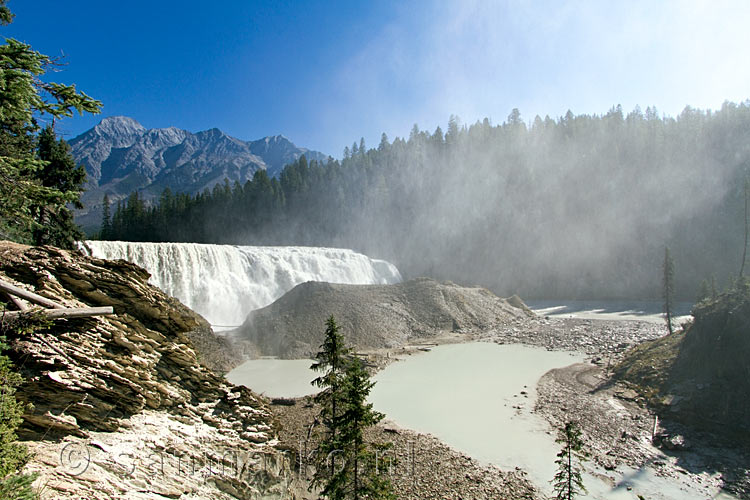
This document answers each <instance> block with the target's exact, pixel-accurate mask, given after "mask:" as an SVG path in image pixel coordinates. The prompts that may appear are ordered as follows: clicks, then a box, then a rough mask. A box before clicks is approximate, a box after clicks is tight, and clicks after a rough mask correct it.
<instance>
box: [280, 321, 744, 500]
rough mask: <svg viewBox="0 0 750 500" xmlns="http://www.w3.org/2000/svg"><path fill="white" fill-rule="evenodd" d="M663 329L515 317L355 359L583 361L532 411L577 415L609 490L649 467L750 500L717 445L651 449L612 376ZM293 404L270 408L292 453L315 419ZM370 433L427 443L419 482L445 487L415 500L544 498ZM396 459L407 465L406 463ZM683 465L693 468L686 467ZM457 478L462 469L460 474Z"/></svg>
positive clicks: (555, 417) (432, 448)
mask: <svg viewBox="0 0 750 500" xmlns="http://www.w3.org/2000/svg"><path fill="white" fill-rule="evenodd" d="M664 330H665V327H664V326H663V325H659V324H656V323H653V322H644V321H631V320H598V319H580V318H559V317H558V318H556V317H548V318H542V317H536V318H524V319H519V320H518V321H516V322H514V323H509V324H506V325H504V326H502V327H500V328H495V329H492V330H489V331H484V332H481V331H476V332H472V331H469V332H447V333H446V334H444V335H442V336H438V337H434V338H430V339H425V341H424V342H422V343H419V344H413V345H407V346H402V347H398V348H394V349H378V350H370V351H363V352H360V353H359V355H360V356H361V357H363V358H364V359H366V361H367V363H368V366H369V367H370V370H371V371H372V372H373V373H375V372H377V371H380V370H382V369H383V368H385V367H386V366H388V365H389V364H390V363H393V362H398V361H399V360H402V359H408V358H409V357H410V356H414V355H418V354H422V353H424V352H427V351H429V350H430V349H431V348H432V347H433V346H436V345H444V344H452V343H466V342H477V341H481V342H493V343H497V344H521V345H528V346H535V347H543V348H545V349H547V350H551V351H574V352H578V353H581V354H584V355H585V356H586V362H584V363H580V364H574V365H571V366H568V367H564V368H560V369H555V370H551V371H549V372H547V373H546V374H545V375H544V376H543V377H542V378H541V379H540V380H539V383H538V386H537V391H538V399H537V402H536V404H535V406H534V409H533V410H531V411H533V412H534V413H537V414H539V415H540V416H542V417H543V418H544V419H545V420H546V421H547V422H548V423H549V424H550V432H553V429H554V428H557V427H559V426H560V425H562V424H564V422H565V421H566V420H567V419H568V418H569V415H576V416H578V420H579V421H580V422H581V423H582V424H583V425H582V427H583V430H584V438H585V440H586V442H587V446H588V448H589V451H590V452H591V454H592V457H591V460H592V464H593V465H594V466H595V467H592V468H591V472H592V473H594V474H595V475H597V476H598V477H599V478H600V479H603V480H605V481H607V482H609V483H611V484H612V485H616V484H618V483H619V484H621V485H622V487H624V488H628V484H627V483H626V482H622V483H621V481H622V480H623V477H624V476H625V475H626V472H627V471H629V470H632V469H635V470H637V469H640V468H641V467H644V466H646V467H648V468H649V469H650V470H651V471H653V473H654V474H655V475H656V476H658V477H664V478H669V480H674V481H675V482H676V484H679V487H681V488H683V489H688V490H689V491H691V492H692V493H694V494H705V495H708V496H709V497H713V496H714V494H715V493H716V492H718V491H720V489H721V488H725V489H726V490H727V491H729V492H731V493H733V494H735V495H737V497H738V498H741V497H743V496H744V495H747V494H748V492H750V489H748V484H747V483H748V480H747V477H743V475H742V474H741V471H742V468H741V464H742V463H750V462H747V461H745V462H743V460H746V459H747V457H744V456H743V453H741V452H740V451H735V450H724V449H721V448H717V447H714V448H713V449H710V447H707V448H706V450H705V452H704V449H703V444H708V443H710V442H711V440H710V437H708V438H707V439H706V438H704V439H702V440H699V439H697V436H693V435H691V434H690V431H689V430H686V431H685V435H686V438H687V439H688V440H689V441H690V442H691V443H694V446H693V448H692V449H691V450H690V452H689V456H687V457H686V456H685V453H686V452H678V451H667V450H661V449H658V448H656V447H654V446H652V445H651V432H652V427H653V413H652V412H651V411H650V410H649V409H648V408H647V407H646V405H645V402H644V401H643V400H640V399H639V398H638V397H637V395H633V393H632V391H628V388H626V387H624V386H622V385H620V384H618V383H615V382H614V381H613V380H612V379H611V378H610V376H609V368H610V367H611V366H613V365H615V364H616V363H617V362H618V361H619V360H620V359H621V358H622V356H623V354H624V353H625V352H626V351H627V350H628V349H629V348H631V347H633V346H634V345H637V344H639V343H641V342H643V341H646V340H650V339H654V338H658V337H660V336H662V335H664V333H665V331H664ZM296 401H297V404H295V405H294V406H283V407H282V406H274V414H275V415H276V416H277V418H278V419H279V424H280V429H281V431H280V434H281V438H280V439H281V441H282V442H283V443H286V444H287V445H288V446H291V443H292V442H296V443H297V446H298V443H299V437H300V435H301V434H300V428H301V427H300V426H301V425H302V424H301V422H303V421H304V420H305V419H309V421H312V418H313V414H314V411H313V409H312V408H311V406H310V404H309V399H307V398H298V399H297V400H296ZM394 429H398V430H397V431H394ZM372 432H373V436H372V437H373V439H374V440H375V441H383V438H389V439H386V441H389V442H392V441H393V438H394V437H395V436H398V439H397V440H398V441H399V442H400V443H401V444H404V443H406V442H414V441H415V440H417V441H419V442H423V443H424V445H422V446H423V448H422V449H421V453H424V454H425V456H429V457H431V460H432V462H430V463H433V466H430V467H425V469H424V471H425V472H424V474H423V475H418V477H417V483H420V484H422V483H423V484H425V485H433V486H435V485H437V487H439V488H446V489H444V490H442V491H441V490H439V489H435V487H432V489H430V490H419V492H418V493H419V495H418V496H415V497H414V498H451V496H450V495H451V494H455V495H465V494H466V492H467V491H468V490H465V488H477V490H476V491H474V490H472V491H473V493H472V494H473V496H472V498H497V497H498V495H500V497H503V498H504V497H507V496H508V494H509V493H511V492H512V495H513V497H514V498H542V496H543V495H542V494H541V492H540V491H539V490H538V489H537V488H536V486H535V485H532V484H531V482H530V481H529V480H528V478H527V476H526V474H525V471H523V470H520V469H519V468H516V470H513V471H501V470H500V469H498V468H497V467H494V466H487V465H485V464H482V463H480V462H479V461H476V460H474V459H471V458H470V457H467V456H466V455H465V454H464V453H461V452H460V451H457V450H454V449H452V448H450V447H449V446H447V445H445V444H444V443H442V442H440V441H439V440H438V439H436V438H434V437H432V436H430V435H427V434H422V433H419V432H416V431H413V430H409V429H400V428H397V427H396V426H395V424H394V423H392V422H389V423H386V424H385V425H383V424H381V425H379V426H377V427H376V429H375V430H373V431H372ZM396 448H397V447H396ZM403 453H406V452H402V455H403ZM399 459H400V460H403V456H401V457H400V458H399ZM717 460H718V461H719V463H718V464H717ZM686 462H689V463H690V464H693V466H690V467H686V466H685V464H686ZM722 462H726V463H722ZM702 463H705V464H711V467H704V468H701V467H699V466H696V464H702ZM434 464H444V465H445V464H449V465H450V471H451V473H450V474H448V475H449V476H450V477H453V476H456V477H457V478H458V477H464V480H461V481H459V480H458V479H455V478H454V479H452V480H451V481H453V482H451V481H447V482H443V481H441V478H440V477H435V476H434V470H435V467H436V466H435V465H434ZM709 469H710V470H709ZM460 470H463V471H464V473H463V475H462V474H461V473H460ZM720 471H724V474H722V473H721V472H720ZM737 471H740V473H738V472H737ZM430 474H432V475H430ZM469 477H471V478H474V479H473V480H470V481H468V482H467V481H466V480H465V479H466V478H469ZM436 481H437V483H436ZM394 484H395V485H396V486H397V490H398V491H399V492H401V494H404V495H405V494H406V493H409V492H411V489H405V488H407V487H408V488H412V489H413V488H414V485H413V484H412V483H408V484H407V483H405V482H404V480H403V479H402V480H394ZM471 485H474V486H471ZM519 494H520V495H521V496H519ZM441 495H442V496H441ZM446 495H449V496H447V497H446ZM485 495H486V496H485ZM493 495H494V496H493ZM524 495H525V496H524ZM404 498H408V496H404ZM727 498H731V497H727Z"/></svg>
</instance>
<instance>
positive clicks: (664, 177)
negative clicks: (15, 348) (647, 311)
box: [101, 101, 750, 300]
mask: <svg viewBox="0 0 750 500" xmlns="http://www.w3.org/2000/svg"><path fill="white" fill-rule="evenodd" d="M749 131H750V102H747V101H746V102H743V103H740V104H733V103H725V104H724V106H723V107H722V109H721V110H719V111H716V112H711V111H707V112H706V111H700V110H695V109H692V108H690V107H687V108H685V110H684V111H683V112H682V113H681V114H680V115H679V116H677V117H675V118H671V117H665V116H660V115H659V114H658V113H657V111H656V110H655V109H652V108H647V109H646V111H645V112H642V111H641V110H640V109H638V108H636V109H635V110H634V111H632V112H629V113H624V112H623V111H622V109H621V108H620V107H619V106H618V107H614V108H612V109H611V110H610V111H609V112H608V113H606V114H604V115H594V116H591V115H578V116H576V115H573V113H571V112H570V111H569V112H568V113H567V114H566V115H565V116H563V117H561V118H559V119H557V120H553V119H551V118H549V117H546V118H544V119H543V118H540V117H539V116H537V117H535V118H534V119H533V120H531V121H525V120H524V119H523V118H522V117H521V115H520V112H519V111H518V110H515V109H514V110H513V111H512V112H511V114H510V115H509V116H508V118H507V119H506V120H505V121H504V122H503V123H502V124H500V125H493V124H491V123H490V122H489V120H487V119H485V120H484V121H482V122H476V123H474V124H471V125H468V126H467V125H463V124H461V123H460V121H459V119H458V118H456V117H451V119H450V121H449V123H448V126H447V130H446V131H445V133H443V131H442V130H441V128H440V127H438V128H437V129H436V130H435V131H434V132H427V131H423V130H420V129H419V128H418V127H417V126H416V125H415V126H414V127H413V129H412V131H411V133H410V135H409V137H408V138H406V139H402V138H396V139H395V140H393V141H392V142H391V141H389V140H388V138H387V137H386V135H385V134H383V136H382V139H381V141H380V144H379V145H377V147H375V148H368V147H367V146H366V145H365V143H364V140H361V141H359V142H355V143H354V144H352V146H351V147H347V148H346V149H345V150H344V154H343V159H342V160H340V161H339V160H334V159H329V160H328V162H327V163H318V162H309V163H308V162H307V160H306V159H305V158H304V157H303V158H300V160H299V161H297V162H295V163H293V164H290V165H288V166H287V167H286V168H285V169H284V170H283V172H282V173H281V175H280V177H279V179H274V178H269V177H268V176H267V175H266V173H265V172H264V171H259V172H258V173H256V175H255V177H254V178H253V180H252V181H250V182H247V183H246V184H245V185H239V184H235V185H230V184H228V183H225V184H223V185H222V184H219V185H217V186H216V187H215V188H214V189H213V190H212V191H210V192H208V191H206V192H204V193H200V194H197V195H187V194H181V193H172V192H170V191H169V190H165V191H164V193H163V194H162V195H161V198H160V200H159V202H158V203H156V204H151V205H148V204H146V203H145V202H144V201H143V200H142V199H141V197H140V196H139V194H138V193H133V194H131V195H130V197H129V198H128V199H127V200H125V201H122V202H120V203H117V204H113V205H111V206H110V207H109V209H107V210H105V214H104V221H103V224H102V231H101V238H103V239H114V240H132V241H183V242H202V243H232V244H246V245H322V246H337V247H349V248H353V249H355V250H358V251H362V252H364V253H366V254H368V255H370V256H373V257H379V258H384V259H387V260H389V261H391V262H393V263H395V264H396V265H397V266H398V267H399V269H400V270H401V271H402V273H404V274H405V275H406V276H409V277H412V276H418V275H429V276H434V277H437V278H440V279H450V280H454V281H457V282H461V283H465V284H477V285H482V286H487V287H489V288H491V289H492V290H493V291H495V292H496V293H501V294H510V293H519V294H522V296H525V297H534V296H537V297H550V298H552V297H567V298H572V297H578V298H590V297H600V298H624V297H631V298H647V297H658V296H659V294H660V266H661V258H662V256H663V251H664V250H663V249H664V247H665V246H668V247H669V248H670V249H671V250H672V252H673V256H674V260H675V291H676V295H677V297H678V298H682V299H687V300H690V299H693V298H695V294H696V293H697V291H698V288H699V284H700V282H701V281H702V280H703V279H710V278H711V277H712V276H715V277H716V279H717V280H719V282H720V283H721V282H723V281H725V280H728V279H731V278H730V276H731V275H732V274H737V272H738V271H739V267H740V260H741V254H742V242H743V238H744V234H743V230H744V229H743V228H744V219H743V206H744V205H743V203H744V202H743V189H744V188H743V185H744V179H745V178H746V176H747V174H748V169H750V141H748V136H749V134H750V132H749Z"/></svg>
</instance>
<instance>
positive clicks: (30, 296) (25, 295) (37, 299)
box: [0, 280, 65, 309]
mask: <svg viewBox="0 0 750 500" xmlns="http://www.w3.org/2000/svg"><path fill="white" fill-rule="evenodd" d="M0 290H2V291H4V292H6V293H9V294H10V295H15V296H16V297H21V298H22V299H26V300H28V301H29V302H32V303H34V304H38V305H40V306H44V307H51V308H52V309H65V306H63V305H60V304H58V303H57V302H54V301H52V300H49V299H48V298H46V297H42V296H41V295H37V294H35V293H33V292H29V291H28V290H24V289H23V288H18V287H17V286H15V285H11V284H10V283H7V282H5V281H2V280H0Z"/></svg>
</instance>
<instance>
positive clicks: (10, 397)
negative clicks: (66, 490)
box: [0, 318, 36, 500]
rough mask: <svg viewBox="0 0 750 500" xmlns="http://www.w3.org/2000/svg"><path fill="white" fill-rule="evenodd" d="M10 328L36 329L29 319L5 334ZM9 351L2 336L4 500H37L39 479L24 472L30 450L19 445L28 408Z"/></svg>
mask: <svg viewBox="0 0 750 500" xmlns="http://www.w3.org/2000/svg"><path fill="white" fill-rule="evenodd" d="M0 321H4V320H0ZM9 328H14V329H16V334H21V333H24V332H27V331H30V330H31V329H33V328H36V325H35V323H34V321H33V320H32V321H28V318H27V319H24V320H22V322H19V323H17V324H14V325H12V326H9V325H6V324H5V323H4V324H3V328H2V330H3V333H6V330H8V329H9ZM7 347H8V346H7V345H6V344H5V337H4V336H0V498H3V499H6V498H7V499H18V500H22V499H23V500H26V499H33V498H36V495H35V493H34V491H33V489H32V487H31V483H33V482H34V480H35V479H36V476H35V475H33V474H22V473H21V472H20V471H21V469H22V468H23V467H24V466H25V465H26V463H28V461H29V459H30V458H31V456H30V455H29V452H28V450H27V449H26V446H24V445H23V444H21V443H18V442H17V441H16V438H17V436H16V429H17V428H18V426H19V425H20V424H21V421H22V418H21V415H23V413H24V411H25V409H26V405H24V404H22V403H20V402H19V401H17V400H16V398H15V393H16V388H17V387H18V386H19V385H20V384H21V382H22V378H21V376H20V375H19V374H18V373H17V372H15V371H14V370H13V365H12V363H11V361H10V359H9V358H8V357H7V356H5V355H4V354H3V351H4V350H5V349H6V348H7Z"/></svg>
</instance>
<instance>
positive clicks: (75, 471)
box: [0, 242, 289, 499]
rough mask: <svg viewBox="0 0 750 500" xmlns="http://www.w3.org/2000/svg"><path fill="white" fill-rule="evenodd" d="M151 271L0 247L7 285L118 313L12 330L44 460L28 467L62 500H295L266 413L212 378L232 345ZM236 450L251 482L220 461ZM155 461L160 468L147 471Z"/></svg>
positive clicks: (256, 400)
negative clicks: (161, 499) (159, 499)
mask: <svg viewBox="0 0 750 500" xmlns="http://www.w3.org/2000/svg"><path fill="white" fill-rule="evenodd" d="M148 277H149V275H148V273H147V272H145V271H144V270H143V269H142V268H140V267H138V266H136V265H134V264H132V263H129V262H125V261H106V260H102V259H97V258H92V257H86V256H83V255H81V254H80V253H78V252H68V251H63V250H59V249H55V248H52V247H26V246H23V245H16V244H13V243H8V242H0V279H1V280H3V281H6V282H10V283H12V284H13V285H15V286H17V287H20V288H24V289H26V290H29V291H32V292H35V293H36V294H38V295H42V296H44V297H46V298H48V299H50V300H52V301H54V302H57V303H58V304H61V305H63V306H65V307H87V306H88V307H97V306H112V307H113V309H114V315H111V316H97V317H92V318H78V319H67V320H58V321H55V322H54V323H53V324H52V325H51V326H48V327H45V328H41V329H38V330H36V331H33V332H31V333H29V332H25V333H19V331H18V329H14V328H7V324H4V328H3V330H4V331H3V334H5V335H6V336H7V337H8V340H7V343H8V344H9V345H10V348H9V350H8V351H7V354H8V355H9V356H10V358H11V359H12V361H13V363H14V364H15V366H16V367H18V369H19V371H20V373H21V375H22V376H23V378H24V382H23V384H21V386H19V388H18V392H17V393H16V396H17V397H18V398H19V399H21V400H22V401H24V402H28V403H31V404H32V405H33V406H31V407H29V409H28V410H27V412H26V414H25V415H24V417H23V418H24V422H23V424H22V426H21V428H20V429H19V432H18V433H19V436H20V437H21V438H22V439H24V440H25V441H26V443H27V444H28V446H29V448H30V449H31V451H32V452H33V453H34V456H35V458H34V459H32V461H31V463H30V464H29V466H28V470H29V471H31V472H37V473H39V474H40V479H39V481H40V483H39V484H40V485H44V488H45V490H47V493H48V494H49V495H50V496H52V497H55V498H58V497H59V498H91V499H106V498H115V497H121V496H130V494H135V492H140V493H139V494H140V495H143V497H144V498H154V497H156V496H159V495H163V496H167V497H169V498H177V497H178V496H180V495H186V496H190V497H191V498H192V497H195V498H222V499H231V498H289V490H288V483H287V481H286V480H285V479H284V475H285V474H287V473H288V472H289V471H288V468H289V467H288V464H287V465H285V463H286V462H285V461H284V460H285V458H284V456H283V454H282V452H280V451H279V450H278V449H276V447H275V445H276V443H277V441H276V436H275V433H274V430H273V428H272V426H273V424H272V417H271V413H270V410H269V408H268V406H267V405H266V403H265V402H264V400H263V399H262V398H260V397H258V396H256V395H255V394H253V393H252V392H251V391H250V390H248V389H246V388H244V387H236V386H233V385H232V384H230V383H228V382H227V381H226V380H225V379H224V378H223V377H221V376H220V375H218V374H217V373H216V372H215V371H214V370H223V369H226V368H228V367H229V366H226V365H227V363H228V361H231V357H232V350H231V349H230V348H229V347H228V345H226V344H225V343H224V341H223V340H222V339H220V338H216V337H214V336H213V333H212V332H211V329H210V326H209V324H208V322H207V321H206V320H205V319H203V318H202V317H201V316H200V315H198V314H197V313H195V312H193V311H191V310H190V309H188V308H187V307H186V306H184V305H183V304H181V303H180V302H179V301H177V300H175V299H174V298H172V297H169V296H168V295H167V294H166V293H164V292H163V291H161V290H160V289H158V288H157V287H155V286H153V285H150V284H149V283H148V282H147V280H148ZM199 344H200V345H202V346H204V347H205V348H206V350H203V349H201V350H200V351H198V350H197V349H196V346H197V345H199ZM222 364H224V366H222ZM229 364H230V365H231V363H229ZM65 446H67V448H65ZM227 449H231V450H234V451H233V452H234V453H235V454H236V456H237V457H238V458H237V463H238V464H239V466H243V468H242V469H241V474H240V469H239V468H237V469H236V470H235V469H231V470H230V469H229V468H224V469H218V468H217V467H216V459H217V457H219V458H220V457H221V456H222V454H223V453H225V451H226V450H227ZM71 457H75V460H74V461H72V462H71V461H70V458H71ZM154 457H155V458H156V459H157V460H159V461H160V463H162V464H163V465H162V467H163V471H164V472H163V473H162V472H161V469H160V472H159V473H155V472H154V470H153V469H148V468H145V467H144V466H142V464H144V463H154V462H153V458H154ZM211 460H213V462H212V461H211ZM162 461H163V462H162ZM240 461H241V462H240ZM113 464H115V465H113ZM116 464H119V466H118V465H116ZM187 464H189V465H187ZM239 466H238V467H239ZM186 470H189V471H190V474H187V473H186V472H185V471H186ZM207 474H210V477H211V480H206V478H207V477H209V476H207Z"/></svg>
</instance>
